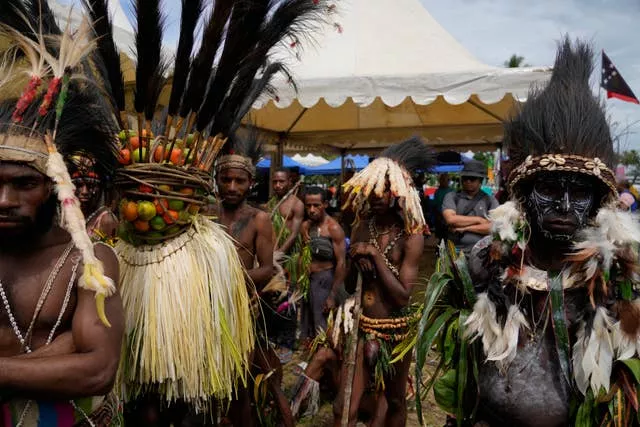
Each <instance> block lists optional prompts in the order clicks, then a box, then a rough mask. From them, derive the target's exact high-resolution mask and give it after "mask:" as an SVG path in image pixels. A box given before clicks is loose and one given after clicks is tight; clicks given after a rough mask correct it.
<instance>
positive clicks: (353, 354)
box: [340, 267, 362, 427]
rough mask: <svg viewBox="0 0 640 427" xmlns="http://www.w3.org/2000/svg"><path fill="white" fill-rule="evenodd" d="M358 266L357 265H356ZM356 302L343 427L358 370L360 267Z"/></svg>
mask: <svg viewBox="0 0 640 427" xmlns="http://www.w3.org/2000/svg"><path fill="white" fill-rule="evenodd" d="M356 268H357V267H356ZM355 298H356V304H355V305H354V307H353V329H351V342H350V343H349V344H350V345H349V353H348V354H347V359H346V362H345V363H346V364H347V376H346V378H344V380H345V381H346V383H344V382H343V384H344V386H345V387H344V402H342V422H341V423H340V425H341V426H342V427H347V426H348V425H349V412H350V410H351V395H352V394H353V375H354V374H355V372H356V356H357V354H358V341H359V339H358V327H359V323H360V305H361V302H362V301H361V300H362V272H361V271H360V270H359V269H358V279H357V281H356V294H355Z"/></svg>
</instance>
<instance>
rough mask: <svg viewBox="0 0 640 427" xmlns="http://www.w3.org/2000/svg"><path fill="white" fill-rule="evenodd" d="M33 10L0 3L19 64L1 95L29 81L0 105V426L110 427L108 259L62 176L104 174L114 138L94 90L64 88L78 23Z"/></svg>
mask: <svg viewBox="0 0 640 427" xmlns="http://www.w3.org/2000/svg"><path fill="white" fill-rule="evenodd" d="M35 7H36V8H38V9H37V11H34V10H32V9H30V8H31V5H27V4H23V2H21V1H17V0H12V1H6V2H2V4H0V32H1V35H0V37H2V38H3V39H5V40H8V41H9V45H10V46H13V47H14V48H15V49H16V50H15V51H14V52H10V55H11V57H14V58H15V57H16V56H19V57H21V59H20V60H19V61H16V62H15V63H12V64H10V66H8V67H7V68H6V69H2V67H0V92H2V91H3V90H7V91H8V92H11V90H14V89H15V88H21V87H22V84H24V83H26V82H24V81H23V76H24V75H25V74H27V75H29V81H28V84H27V85H26V87H25V88H24V90H23V91H22V94H21V95H20V96H19V98H14V99H12V98H11V95H9V96H7V97H4V96H3V99H2V100H0V307H1V308H0V312H1V313H2V314H1V315H0V424H1V425H2V426H4V427H13V426H16V427H17V426H25V427H36V426H43V425H46V426H53V427H71V426H85V425H86V426H88V425H92V426H101V427H102V426H115V425H121V423H120V421H121V417H120V414H119V404H118V399H117V397H116V396H115V395H114V393H113V392H112V389H113V384H114V380H115V378H116V370H117V367H118V362H119V358H120V346H121V342H122V331H123V325H124V319H123V313H122V303H121V300H120V297H119V295H118V291H117V283H118V260H117V257H116V255H115V254H114V253H113V250H112V249H111V248H109V247H107V246H106V245H103V244H100V243H97V244H95V245H94V244H93V243H92V241H91V239H90V238H89V236H88V234H87V230H86V228H85V219H84V216H83V214H82V210H81V203H80V202H79V200H78V198H77V197H76V196H75V194H74V181H73V180H72V178H71V176H70V174H69V171H68V170H67V167H66V165H65V161H66V162H69V161H71V159H72V156H74V155H78V154H80V155H83V156H87V157H89V158H92V159H94V160H95V162H96V164H97V165H100V167H101V168H102V170H103V171H104V172H105V173H109V172H112V171H113V169H114V167H115V165H116V145H115V139H114V134H115V128H114V127H113V126H110V118H109V116H108V115H106V114H104V113H105V111H104V110H103V109H102V107H101V105H100V100H99V99H97V98H96V97H95V95H94V94H95V93H97V92H98V90H99V88H98V87H97V86H96V84H95V82H93V81H92V79H91V78H90V76H86V78H85V77H84V76H83V78H82V79H76V78H75V76H76V75H78V74H81V73H82V68H83V66H84V65H85V64H84V63H83V62H84V61H86V54H88V53H89V52H90V51H91V50H92V48H93V44H94V42H93V41H92V38H91V34H90V31H89V30H90V26H89V25H88V22H87V21H83V22H82V23H81V24H80V26H79V28H78V29H77V31H74V32H71V30H70V29H69V28H68V27H67V28H66V29H65V30H64V33H62V32H61V30H60V29H59V28H58V27H57V25H55V24H54V22H55V21H54V20H52V19H53V16H52V14H51V12H50V10H49V8H48V7H47V4H46V3H43V4H42V7H41V8H40V7H39V5H36V6H35ZM45 38H46V40H47V41H48V42H52V45H56V46H57V43H62V42H63V41H64V49H65V50H64V52H60V55H59V56H58V52H49V51H47V48H46V46H45V45H44V42H43V40H45ZM62 53H65V55H64V57H63V55H62ZM5 58H7V57H5ZM7 70H9V71H8V72H7ZM5 72H7V73H6V74H5ZM3 83H11V84H10V85H8V86H3ZM2 93H6V92H2Z"/></svg>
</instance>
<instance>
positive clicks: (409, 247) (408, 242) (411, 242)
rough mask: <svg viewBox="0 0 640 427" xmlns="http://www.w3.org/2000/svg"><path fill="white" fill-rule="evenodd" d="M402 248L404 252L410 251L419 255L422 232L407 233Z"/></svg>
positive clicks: (422, 242)
mask: <svg viewBox="0 0 640 427" xmlns="http://www.w3.org/2000/svg"><path fill="white" fill-rule="evenodd" d="M404 248H405V252H408V251H411V252H412V253H417V254H418V255H421V254H422V251H423V249H424V235H423V234H422V233H416V234H409V235H408V236H407V237H405V238H404Z"/></svg>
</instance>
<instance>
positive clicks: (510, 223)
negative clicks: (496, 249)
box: [489, 201, 524, 242]
mask: <svg viewBox="0 0 640 427" xmlns="http://www.w3.org/2000/svg"><path fill="white" fill-rule="evenodd" d="M489 219H490V220H491V231H492V232H493V233H495V234H498V236H500V240H502V241H507V242H515V241H516V240H518V234H517V233H516V228H517V227H518V225H519V224H520V223H521V222H522V221H524V218H523V216H522V212H521V211H520V209H518V206H517V205H516V203H515V202H511V201H510V202H507V203H505V204H503V205H500V206H498V207H497V208H495V209H493V210H491V211H490V212H489Z"/></svg>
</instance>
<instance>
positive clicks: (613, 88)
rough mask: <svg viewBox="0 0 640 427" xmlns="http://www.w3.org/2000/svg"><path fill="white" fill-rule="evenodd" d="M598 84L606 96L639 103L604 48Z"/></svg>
mask: <svg viewBox="0 0 640 427" xmlns="http://www.w3.org/2000/svg"><path fill="white" fill-rule="evenodd" d="M600 86H602V88H603V89H604V90H606V91H607V98H617V99H620V100H622V101H626V102H633V103H634V104H640V102H638V98H636V96H635V95H634V93H633V91H632V90H631V88H630V87H629V85H628V84H627V82H625V81H624V79H623V78H622V76H621V75H620V73H619V72H618V69H617V68H616V67H615V65H613V63H612V62H611V60H610V59H609V57H608V56H607V54H606V53H604V50H603V51H602V79H601V81H600Z"/></svg>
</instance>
